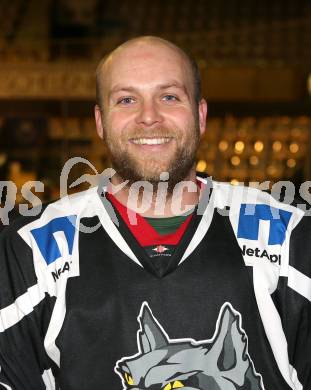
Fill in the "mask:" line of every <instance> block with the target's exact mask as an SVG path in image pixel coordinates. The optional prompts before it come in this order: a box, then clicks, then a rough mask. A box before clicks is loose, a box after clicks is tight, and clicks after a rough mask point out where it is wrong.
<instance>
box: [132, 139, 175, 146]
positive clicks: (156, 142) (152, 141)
mask: <svg viewBox="0 0 311 390" xmlns="http://www.w3.org/2000/svg"><path fill="white" fill-rule="evenodd" d="M132 141H133V143H134V144H136V145H161V144H166V143H167V142H169V141H170V138H137V139H133V140H132Z"/></svg>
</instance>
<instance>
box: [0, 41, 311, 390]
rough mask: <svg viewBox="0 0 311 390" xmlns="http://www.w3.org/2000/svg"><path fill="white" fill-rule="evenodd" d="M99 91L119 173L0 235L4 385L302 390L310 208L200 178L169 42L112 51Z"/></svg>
mask: <svg viewBox="0 0 311 390" xmlns="http://www.w3.org/2000/svg"><path fill="white" fill-rule="evenodd" d="M97 98H98V99H97V100H98V102H97V103H98V104H97V105H96V107H95V119H96V127H97V132H98V134H99V136H100V138H101V139H102V140H104V142H105V144H106V146H107V148H108V151H109V155H110V159H111V163H112V167H113V168H114V170H115V174H114V175H112V177H110V181H109V180H108V178H107V177H106V178H105V183H106V185H105V186H98V187H97V188H91V189H89V190H88V191H85V192H82V193H79V194H76V195H74V196H70V197H64V198H63V199H60V200H58V201H56V202H54V203H51V204H49V205H47V206H46V207H45V208H44V209H43V210H42V212H41V213H40V215H39V216H36V217H21V218H17V219H16V220H15V221H14V223H13V224H12V225H11V226H9V227H7V228H6V229H4V231H3V232H2V234H1V236H0V239H1V241H0V389H1V390H8V389H9V390H43V389H47V390H59V389H61V390H90V389H92V390H103V389H109V390H121V389H124V390H172V389H178V388H184V389H185V390H186V389H187V390H237V389H239V390H272V389H273V390H309V389H310V388H311V359H310V353H309V351H310V350H311V320H310V318H311V259H310V255H311V240H310V239H308V238H309V237H310V234H311V225H310V221H309V218H308V217H307V216H306V215H305V214H304V213H303V211H301V210H300V209H298V208H296V207H294V206H290V205H287V204H283V203H280V202H278V201H276V200H275V199H273V198H272V197H270V195H268V194H267V193H262V192H260V191H258V190H256V189H253V188H249V189H246V188H243V187H239V186H230V185H229V184H226V183H218V182H214V181H212V180H211V178H208V177H205V178H203V177H199V176H197V175H196V172H195V154H196V151H197V148H198V145H199V142H200V137H201V136H202V135H203V133H204V131H205V119H206V112H207V105H206V102H205V100H204V99H203V98H202V97H201V92H200V77H199V72H198V69H197V66H196V65H195V63H194V62H193V61H192V60H191V59H190V58H189V57H188V55H187V54H185V53H184V52H183V51H182V50H181V49H180V48H178V47H176V46H175V45H173V44H172V43H170V42H168V41H165V40H163V39H161V38H157V37H139V38H136V39H133V40H130V41H128V42H126V43H124V44H123V45H121V46H119V47H118V48H116V49H115V50H114V51H113V52H112V53H110V54H109V55H108V56H107V57H105V58H104V59H103V60H102V61H101V63H100V64H99V66H98V68H97ZM146 193H147V195H148V196H147V198H148V199H149V200H150V202H146V203H147V204H146V207H141V203H143V200H144V198H145V195H146ZM135 196H136V198H135V199H136V200H137V205H136V206H135V202H133V197H135ZM132 206H133V207H132ZM185 211H187V212H185ZM133 221H134V223H133ZM94 227H96V228H94Z"/></svg>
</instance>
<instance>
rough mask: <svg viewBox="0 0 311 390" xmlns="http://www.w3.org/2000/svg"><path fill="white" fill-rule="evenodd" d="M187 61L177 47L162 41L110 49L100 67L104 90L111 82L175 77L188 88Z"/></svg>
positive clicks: (149, 83)
mask: <svg viewBox="0 0 311 390" xmlns="http://www.w3.org/2000/svg"><path fill="white" fill-rule="evenodd" d="M189 70H190V65H189V63H188V61H187V59H186V57H185V56H184V55H182V54H181V53H180V52H178V50H177V49H175V48H173V47H169V46H166V45H162V44H146V43H143V44H134V45H131V46H129V47H125V48H121V49H120V50H117V51H116V52H114V53H113V54H112V55H111V56H110V57H109V58H108V60H107V61H106V63H105V64H104V66H103V68H102V82H103V84H104V89H105V90H106V91H109V90H111V89H112V88H114V87H115V85H120V84H121V85H122V84H125V85H126V86H133V87H135V86H138V87H142V88H143V87H149V88H152V87H153V86H157V85H158V84H163V83H166V82H168V81H170V80H176V81H178V82H179V83H180V84H182V85H184V86H185V88H186V89H188V88H190V83H191V72H189Z"/></svg>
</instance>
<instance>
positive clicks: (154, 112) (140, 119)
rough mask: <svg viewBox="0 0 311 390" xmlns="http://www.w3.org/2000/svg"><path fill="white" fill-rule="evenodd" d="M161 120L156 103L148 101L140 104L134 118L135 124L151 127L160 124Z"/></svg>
mask: <svg viewBox="0 0 311 390" xmlns="http://www.w3.org/2000/svg"><path fill="white" fill-rule="evenodd" d="M162 119H163V118H162V114H161V112H160V108H159V107H158V106H157V103H156V102H154V101H153V100H148V101H144V102H142V103H141V106H140V109H139V112H138V114H137V117H136V122H137V124H140V125H144V126H152V125H154V124H156V123H161V122H162Z"/></svg>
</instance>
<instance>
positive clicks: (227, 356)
mask: <svg viewBox="0 0 311 390" xmlns="http://www.w3.org/2000/svg"><path fill="white" fill-rule="evenodd" d="M138 322H139V324H140V329H139V330H138V332H137V344H138V350H139V352H138V353H137V354H135V355H133V356H130V357H124V358H122V359H120V360H119V361H117V363H116V366H115V372H116V373H117V374H118V375H119V377H120V378H121V381H122V385H123V389H125V390H128V389H131V390H171V389H177V388H183V390H199V389H201V390H236V389H239V390H264V385H263V382H262V377H261V375H260V374H258V373H257V372H256V370H255V367H254V364H253V361H252V360H251V358H250V356H249V354H248V348H247V336H246V334H245V332H244V330H243V329H242V326H241V315H240V313H239V312H237V311H235V310H234V309H233V307H232V306H231V304H230V303H228V302H227V303H225V304H224V305H223V306H222V308H221V310H220V313H219V316H218V319H217V324H216V330H215V333H214V336H213V337H212V339H210V340H204V341H195V340H193V339H189V338H188V339H186V338H185V339H170V338H169V336H168V335H167V334H166V332H165V331H164V329H163V328H162V326H161V325H160V324H159V322H158V321H157V319H156V318H155V317H154V316H153V314H152V312H151V310H150V308H149V306H148V303H147V302H144V303H143V304H142V307H141V310H140V314H139V316H138Z"/></svg>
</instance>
